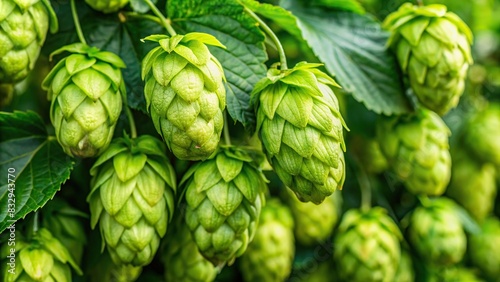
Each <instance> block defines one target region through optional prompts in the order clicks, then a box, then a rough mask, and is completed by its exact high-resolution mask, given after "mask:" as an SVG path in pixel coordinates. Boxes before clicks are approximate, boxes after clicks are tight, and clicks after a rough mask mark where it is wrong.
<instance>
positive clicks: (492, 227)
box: [468, 217, 500, 281]
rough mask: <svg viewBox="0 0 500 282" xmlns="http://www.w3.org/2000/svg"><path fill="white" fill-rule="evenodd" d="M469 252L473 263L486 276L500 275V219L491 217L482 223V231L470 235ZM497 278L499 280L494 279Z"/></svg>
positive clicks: (495, 276) (493, 277)
mask: <svg viewBox="0 0 500 282" xmlns="http://www.w3.org/2000/svg"><path fill="white" fill-rule="evenodd" d="M468 253H469V257H470V259H471V260H470V261H471V263H472V264H473V265H474V266H476V267H477V268H479V269H480V270H481V271H482V273H484V274H485V276H486V277H488V278H490V279H493V281H499V277H500V221H499V220H498V218H496V217H489V218H487V219H486V220H485V221H484V222H483V223H482V224H481V232H479V233H477V234H471V236H470V237H469V246H468ZM494 279H497V280H494Z"/></svg>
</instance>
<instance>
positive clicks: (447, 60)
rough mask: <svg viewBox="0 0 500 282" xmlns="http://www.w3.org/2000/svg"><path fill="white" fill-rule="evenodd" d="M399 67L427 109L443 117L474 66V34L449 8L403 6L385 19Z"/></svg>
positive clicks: (384, 24) (454, 101) (455, 103)
mask: <svg viewBox="0 0 500 282" xmlns="http://www.w3.org/2000/svg"><path fill="white" fill-rule="evenodd" d="M383 26H384V27H385V28H387V29H389V30H390V31H391V33H392V34H391V37H390V38H389V41H388V43H387V44H388V45H389V46H391V47H393V49H394V50H395V52H396V55H397V57H398V61H399V65H400V66H401V69H402V70H403V72H404V73H405V74H407V75H408V77H409V81H410V86H411V88H412V89H413V92H414V93H415V95H416V96H417V98H418V100H419V101H420V102H421V103H422V105H424V106H425V107H427V108H429V109H431V110H432V111H435V112H436V113H438V114H440V115H444V114H445V113H447V112H448V111H449V110H450V109H451V108H454V107H455V106H456V105H457V104H458V101H459V99H460V96H461V95H462V93H463V91H464V85H465V78H466V75H467V69H468V68H469V65H470V64H472V55H471V49H470V45H471V44H472V32H471V31H470V29H469V27H468V26H467V25H466V24H465V23H464V22H463V21H462V20H461V19H460V18H459V17H458V16H457V15H456V14H454V13H452V12H448V11H447V9H446V6H444V5H439V4H434V5H428V6H414V5H413V4H411V3H405V4H403V5H402V6H401V7H400V8H399V9H398V10H397V11H396V12H394V13H392V14H390V15H389V16H387V18H386V19H385V21H384V23H383Z"/></svg>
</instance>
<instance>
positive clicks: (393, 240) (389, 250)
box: [333, 207, 401, 282]
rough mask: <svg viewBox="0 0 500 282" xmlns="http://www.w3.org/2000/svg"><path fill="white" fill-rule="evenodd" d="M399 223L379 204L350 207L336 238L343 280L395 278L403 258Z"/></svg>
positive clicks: (338, 266) (336, 249) (334, 244)
mask: <svg viewBox="0 0 500 282" xmlns="http://www.w3.org/2000/svg"><path fill="white" fill-rule="evenodd" d="M400 238H401V233H400V231H399V228H398V226H397V225H396V223H394V221H393V220H392V219H391V218H390V217H389V216H388V215H387V212H386V210H384V209H383V208H380V207H375V208H372V209H371V210H369V211H366V212H364V211H361V210H356V209H352V210H349V211H347V212H346V213H345V214H344V216H343V218H342V221H341V222H340V225H339V227H338V230H337V234H336V236H335V238H334V241H333V246H334V250H333V258H334V261H335V263H336V265H337V270H338V272H339V275H340V277H341V278H342V281H352V282H357V281H360V282H365V281H384V282H385V281H393V278H394V276H395V274H396V269H397V267H398V263H399V259H400V252H401V250H400V246H399V240H400Z"/></svg>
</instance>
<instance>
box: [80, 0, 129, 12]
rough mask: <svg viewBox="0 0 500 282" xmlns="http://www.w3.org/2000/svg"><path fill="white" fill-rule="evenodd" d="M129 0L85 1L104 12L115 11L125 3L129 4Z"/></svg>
mask: <svg viewBox="0 0 500 282" xmlns="http://www.w3.org/2000/svg"><path fill="white" fill-rule="evenodd" d="M128 2H129V0H85V3H87V4H89V6H90V7H92V9H94V10H97V11H100V12H103V13H113V12H116V11H118V10H120V9H121V8H123V7H124V6H125V5H127V4H128Z"/></svg>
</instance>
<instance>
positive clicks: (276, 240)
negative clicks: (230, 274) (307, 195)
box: [240, 199, 295, 282]
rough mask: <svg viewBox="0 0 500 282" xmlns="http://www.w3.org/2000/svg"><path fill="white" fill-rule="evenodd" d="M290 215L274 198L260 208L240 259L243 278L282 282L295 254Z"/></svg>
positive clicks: (264, 281) (287, 273)
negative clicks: (256, 222) (247, 243)
mask: <svg viewBox="0 0 500 282" xmlns="http://www.w3.org/2000/svg"><path fill="white" fill-rule="evenodd" d="M293 225H294V222H293V217H292V214H291V212H290V209H289V208H288V207H287V206H285V205H283V204H282V203H281V202H280V201H279V200H278V199H271V200H269V201H267V203H266V206H265V207H264V208H262V213H261V214H260V221H259V225H258V227H257V232H256V233H255V237H254V239H253V241H252V243H250V245H249V246H248V249H247V250H246V252H245V253H244V254H243V256H241V258H240V270H241V272H242V275H243V280H244V281H249V282H250V281H262V282H279V281H285V280H286V279H287V278H288V276H289V275H290V272H291V271H292V262H293V258H294V255H295V244H294V243H295V242H294V237H293Z"/></svg>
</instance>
